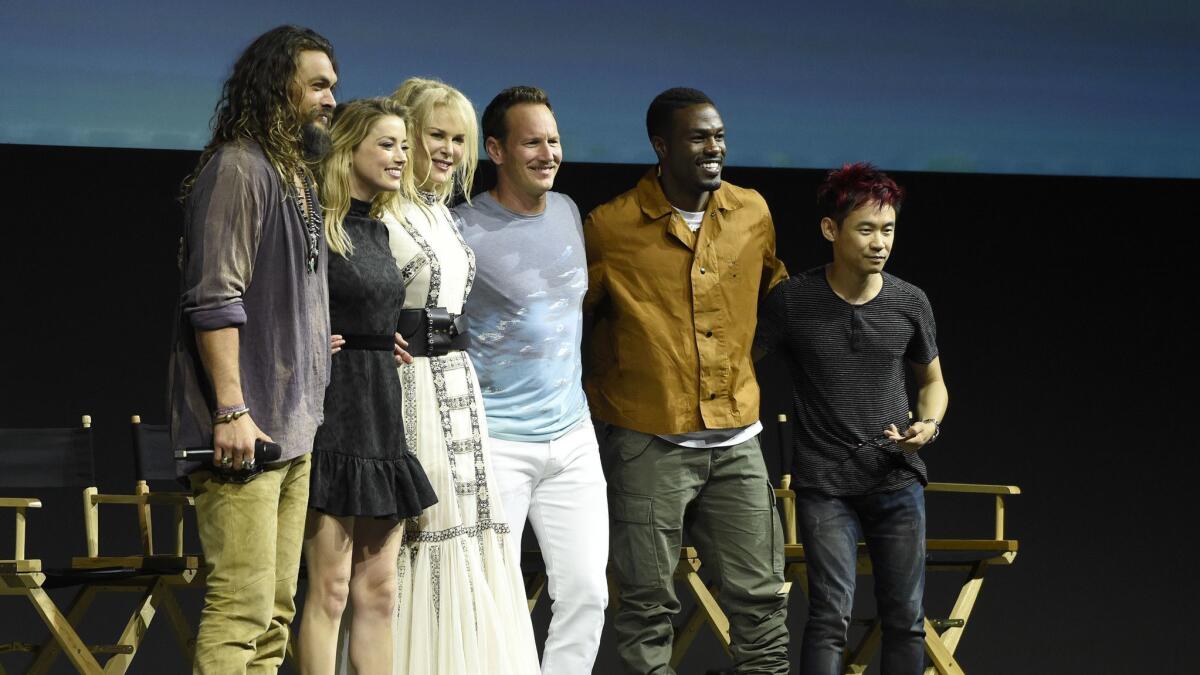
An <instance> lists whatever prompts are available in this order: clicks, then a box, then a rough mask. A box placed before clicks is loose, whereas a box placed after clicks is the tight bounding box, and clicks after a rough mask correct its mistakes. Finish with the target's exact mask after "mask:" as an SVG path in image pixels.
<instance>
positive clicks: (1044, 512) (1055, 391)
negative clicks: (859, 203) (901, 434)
mask: <svg viewBox="0 0 1200 675" xmlns="http://www.w3.org/2000/svg"><path fill="white" fill-rule="evenodd" d="M195 158H196V154H195V153H194V152H191V151H164V150H114V149H103V148H62V147H39V146H21V145H0V164H2V165H3V166H5V167H7V169H8V172H7V173H8V175H9V179H8V180H7V181H6V185H5V188H4V190H3V194H4V199H3V203H4V205H5V224H6V227H5V235H4V239H3V241H4V249H3V250H4V254H3V264H2V265H0V289H3V290H2V291H0V293H2V296H3V316H4V320H3V330H2V331H0V335H2V338H0V340H2V344H0V353H2V354H3V355H2V356H0V384H2V386H0V396H2V402H0V426H6V427H12V426H37V425H54V426H68V425H72V424H74V423H75V422H76V420H77V419H78V415H79V414H81V413H90V414H92V415H93V416H94V418H95V427H96V436H97V440H98V443H99V453H100V457H99V461H98V464H97V467H98V472H99V481H100V484H101V485H102V486H104V487H108V488H110V489H114V490H115V489H127V488H128V487H129V486H130V485H131V483H132V473H131V472H132V466H131V461H130V459H129V457H128V454H127V443H128V441H127V438H128V436H127V427H126V425H127V420H128V416H129V415H130V414H131V413H134V412H138V413H141V414H142V415H143V417H144V418H146V419H147V421H161V420H163V419H164V388H165V387H164V381H165V373H166V358H167V351H168V349H167V347H168V340H169V336H170V327H171V321H172V306H173V302H174V298H175V294H176V272H175V250H176V241H177V237H178V235H179V227H180V220H181V218H180V209H179V207H178V205H177V204H176V203H175V202H174V194H175V191H176V187H177V185H178V182H179V180H180V179H181V178H182V177H183V176H184V175H185V174H186V173H187V172H188V171H189V170H190V169H191V168H192V164H193V162H194V161H195ZM643 170H644V168H643V167H639V166H634V165H616V164H570V163H568V164H566V165H565V166H564V167H563V169H562V172H561V174H560V178H559V181H558V187H559V188H560V189H561V191H563V192H565V193H567V194H569V195H571V196H573V197H574V198H575V200H576V201H577V202H578V203H579V206H580V208H581V210H582V211H583V212H584V213H586V212H587V211H588V210H589V209H590V208H592V207H593V206H595V205H597V204H598V203H600V202H602V201H603V200H606V199H608V198H610V197H612V196H613V195H615V194H617V193H618V192H621V191H623V190H625V189H627V188H628V187H630V186H632V184H633V183H634V182H635V181H636V180H637V179H638V177H639V176H640V175H641V173H642V171H643ZM482 173H484V174H490V168H489V167H484V169H483V171H482ZM726 177H727V178H728V180H730V181H732V182H734V183H737V184H739V185H744V186H749V187H753V188H756V189H758V190H759V191H761V192H762V193H763V195H764V196H765V197H766V198H767V200H768V202H769V203H770V205H771V208H772V211H773V213H774V215H775V222H776V228H777V231H778V238H779V253H780V256H781V257H782V258H783V260H784V261H785V262H786V263H787V264H788V266H789V268H791V269H792V270H794V271H800V270H803V269H806V268H808V267H811V266H814V265H817V264H820V263H822V262H823V261H825V260H826V258H827V255H828V250H827V245H826V244H825V243H824V242H823V240H822V239H821V238H820V236H819V234H818V231H817V219H816V216H815V213H814V209H813V194H814V190H815V187H816V185H817V183H818V182H819V180H820V178H821V173H820V172H817V171H809V170H796V169H750V168H730V169H728V171H727V176H726ZM896 177H897V178H898V179H899V180H900V182H901V183H903V184H904V185H905V186H906V187H907V188H908V189H909V192H910V195H911V198H910V200H909V202H908V203H907V204H906V205H905V208H904V211H903V213H902V214H901V217H900V225H899V229H898V233H897V246H896V249H895V253H894V256H893V260H892V262H891V263H889V265H890V266H889V269H890V271H892V272H894V273H895V274H897V275H898V276H900V277H902V278H904V279H907V280H909V281H911V282H914V283H916V284H918V285H920V286H921V287H922V288H924V289H925V290H926V291H927V292H928V294H929V297H930V298H931V300H932V302H933V306H934V309H935V312H936V315H937V319H938V327H939V333H938V338H939V345H940V347H941V354H942V361H943V363H944V368H945V373H946V378H947V381H948V383H949V387H950V392H951V406H950V411H949V415H948V417H947V420H946V424H945V427H944V433H943V437H942V440H941V441H940V442H939V443H938V444H937V445H936V446H933V447H932V448H930V449H929V450H928V451H927V452H926V456H927V459H928V461H929V464H930V474H931V476H932V477H933V478H934V479H935V480H943V481H972V482H989V483H1012V484H1016V485H1019V486H1021V488H1022V490H1023V491H1024V494H1023V495H1021V496H1019V497H1016V498H1013V499H1012V500H1011V507H1010V514H1009V517H1010V525H1009V528H1010V533H1011V535H1012V536H1015V537H1017V538H1019V539H1020V540H1021V553H1020V555H1019V556H1018V558H1017V562H1016V564H1015V565H1014V566H1012V567H1011V568H997V569H994V570H993V571H992V572H991V573H990V574H989V575H988V579H987V582H986V583H985V585H984V589H983V593H982V597H981V598H980V602H979V605H978V607H977V609H976V613H975V615H974V616H973V617H972V621H971V624H970V629H969V630H968V631H967V632H966V634H965V637H964V640H963V642H962V644H961V646H960V649H959V657H960V658H961V662H962V664H963V666H964V667H965V669H966V670H967V672H969V673H972V674H973V675H979V674H984V675H987V674H994V675H1007V674H1010V673H1089V674H1103V673H1114V674H1116V673H1120V674H1128V673H1139V672H1149V671H1150V670H1161V671H1175V670H1180V671H1182V670H1185V669H1186V667H1185V660H1184V659H1185V657H1186V655H1187V654H1188V653H1190V652H1191V649H1189V648H1188V647H1187V646H1186V645H1187V644H1188V642H1187V640H1188V639H1189V637H1190V632H1191V631H1190V626H1191V623H1193V621H1192V620H1191V617H1192V613H1193V612H1192V607H1191V606H1190V604H1189V603H1190V601H1192V600H1194V599H1195V598H1196V585H1195V582H1194V581H1192V578H1191V574H1190V567H1191V565H1190V564H1189V562H1188V561H1187V559H1186V558H1185V557H1184V555H1183V554H1181V553H1180V550H1179V547H1178V543H1177V542H1178V541H1179V540H1180V539H1182V537H1183V536H1186V535H1185V534H1184V533H1183V532H1180V530H1186V528H1188V527H1190V522H1189V521H1187V520H1184V519H1183V518H1182V517H1181V516H1182V515H1183V514H1186V513H1189V512H1191V510H1190V509H1185V504H1187V503H1188V502H1189V501H1190V497H1189V494H1188V493H1189V491H1190V488H1191V484H1192V483H1193V477H1192V474H1191V472H1190V470H1188V469H1186V466H1187V465H1189V464H1190V462H1189V461H1187V459H1186V458H1187V457H1188V455H1189V454H1190V453H1191V452H1192V451H1193V450H1194V448H1195V445H1196V443H1195V441H1194V440H1193V437H1194V435H1193V434H1190V433H1188V431H1187V428H1186V427H1185V421H1187V420H1188V419H1189V418H1188V415H1189V413H1191V410H1190V408H1191V406H1190V405H1189V404H1190V400H1189V399H1188V395H1187V394H1186V392H1187V391H1189V386H1188V385H1190V383H1191V378H1190V370H1191V368H1189V366H1190V365H1191V364H1190V361H1191V357H1192V352H1193V351H1194V346H1193V345H1194V343H1195V339H1194V336H1193V334H1192V332H1191V329H1189V328H1187V325H1188V319H1187V317H1188V315H1189V314H1190V313H1191V310H1192V309H1193V308H1194V307H1195V302H1194V301H1193V300H1192V298H1191V287H1190V285H1189V284H1188V282H1189V281H1190V279H1191V276H1192V272H1191V269H1192V263H1193V262H1194V260H1195V254H1196V251H1197V248H1196V247H1197V237H1196V235H1195V232H1194V226H1193V225H1192V222H1191V221H1192V220H1194V218H1192V217H1190V216H1188V215H1187V214H1188V213H1190V204H1191V203H1192V202H1191V199H1192V198H1193V197H1194V196H1195V195H1196V194H1197V192H1198V190H1200V181H1195V180H1142V179H1110V178H1074V177H1032V176H1020V175H1006V176H1000V175H980V174H946V173H898V174H897V175H896ZM490 182H491V178H490V175H484V176H482V177H481V179H480V183H481V184H483V185H488V184H490ZM478 253H479V255H487V254H488V252H487V251H479V252H478ZM778 366H779V364H778V363H776V362H770V361H769V362H767V363H765V364H763V365H762V366H761V367H760V369H759V373H760V381H761V382H762V383H763V386H764V389H765V396H764V402H763V410H762V413H763V418H764V420H768V422H767V429H768V433H767V434H765V436H764V439H765V443H764V446H765V449H764V451H765V452H766V454H767V457H768V461H769V462H771V464H772V466H777V464H778V462H777V458H776V453H777V447H776V443H775V440H774V439H775V436H774V433H773V431H774V429H773V427H772V424H773V423H772V422H770V421H769V420H771V419H773V418H774V416H775V414H776V413H778V412H783V411H785V410H786V408H785V406H786V400H787V396H786V381H785V378H784V377H783V375H782V374H781V373H780V372H779V371H780V369H779V367H778ZM9 494H11V491H10V492H9ZM43 497H44V502H45V504H46V507H45V508H44V509H42V510H41V511H35V512H32V514H31V516H30V520H31V525H30V528H31V535H30V544H29V552H30V554H31V555H34V556H38V557H42V558H44V559H45V560H46V562H47V564H49V565H61V564H64V563H65V562H66V560H67V559H68V557H69V556H70V555H72V554H75V553H78V552H82V551H83V550H84V538H83V532H82V524H81V522H80V514H79V510H80V507H79V495H78V493H75V492H70V493H50V494H46V495H43ZM114 508H116V507H114ZM989 509H990V503H988V502H987V500H986V499H982V500H980V501H975V500H971V499H961V498H960V499H948V498H945V497H941V496H939V497H938V498H936V499H934V498H931V500H930V509H929V514H930V515H929V517H930V531H931V534H933V535H938V534H954V535H966V534H969V533H971V532H975V533H978V534H980V535H983V536H986V534H987V533H988V532H989V529H988V528H989V527H990V511H989ZM104 521H105V522H106V524H107V525H108V526H117V525H121V524H124V525H127V526H128V525H132V523H133V517H132V514H130V513H122V512H120V511H119V510H117V511H112V512H109V514H106V515H105V516H104ZM11 536H12V522H11V520H9V519H4V520H0V545H2V546H4V547H6V549H0V555H3V554H6V553H7V550H10V549H7V547H8V546H9V545H10V544H8V543H6V542H10V541H11ZM135 536H136V530H135V529H133V528H130V529H128V530H127V531H126V535H125V536H124V537H117V538H115V539H114V547H113V548H114V550H116V549H119V548H120V547H121V546H122V545H124V546H126V547H129V546H133V545H134V544H135ZM864 587H865V590H869V584H866V583H865V582H864ZM951 590H952V589H951V586H950V585H949V584H948V583H947V581H946V580H940V579H932V578H931V583H930V591H929V594H928V598H927V607H928V610H929V613H930V615H931V616H944V615H945V613H946V611H947V610H948V609H949V606H950V603H951V602H952V596H951V595H950V593H951ZM860 596H863V597H862V598H861V600H862V604H863V606H864V610H866V609H869V606H870V600H869V596H868V594H866V593H860ZM198 600H199V599H198V597H196V596H192V597H189V598H187V599H186V606H187V608H188V609H189V610H190V611H191V616H192V618H193V619H195V617H196V611H197V609H198ZM128 601H129V598H124V599H121V598H118V599H117V600H116V601H112V602H109V603H107V604H98V605H97V607H96V608H95V609H94V610H93V612H94V614H95V616H94V617H93V621H92V622H90V623H89V624H88V625H87V626H85V632H89V631H90V633H91V635H92V636H93V637H96V638H99V637H100V635H101V634H104V633H106V632H107V633H112V632H113V631H114V630H115V628H114V625H113V622H114V620H115V618H116V617H117V616H118V609H119V607H118V606H119V605H120V604H121V602H128ZM6 603H8V604H6V606H5V607H4V608H3V609H2V610H0V643H6V642H11V641H14V640H19V641H26V642H31V641H37V640H40V639H41V637H42V636H43V635H44V631H43V630H42V629H41V628H40V626H39V623H38V621H37V619H36V617H35V615H34V614H33V612H32V610H31V609H29V608H28V607H21V606H19V605H18V604H17V603H16V601H15V600H14V599H12V598H9V599H7V600H6ZM804 610H805V606H804V601H803V599H802V598H801V596H800V594H799V593H796V594H794V596H793V599H792V603H791V621H790V623H791V626H792V629H793V645H794V646H795V645H796V644H798V637H799V631H800V630H801V627H802V625H803V614H804ZM535 618H536V620H537V626H538V630H539V631H540V632H541V634H543V635H544V631H545V626H546V621H547V612H546V608H545V606H544V605H543V606H542V607H541V608H539V611H538V613H537V614H536V617H535ZM164 623H165V619H162V618H160V621H159V622H156V623H155V624H154V625H153V626H152V628H151V631H150V633H149V635H148V638H147V646H146V647H145V648H144V649H145V651H144V653H142V654H141V655H140V656H139V657H138V659H137V660H135V662H134V668H133V671H134V672H138V673H163V672H184V671H185V667H184V665H183V664H182V662H181V661H180V659H179V657H178V655H177V654H175V653H174V647H173V645H172V638H171V637H170V635H169V629H168V627H167V626H166V625H161V624H164ZM3 658H4V662H5V664H6V667H8V668H13V669H16V668H17V667H19V664H20V657H16V656H11V655H8V656H4V657H3ZM722 659H723V657H722V656H721V653H720V650H719V649H718V648H717V647H716V646H715V643H714V641H713V638H712V637H711V635H710V634H709V633H708V632H707V631H706V632H703V633H701V634H700V636H699V637H698V640H697V644H696V646H695V647H694V648H693V653H692V656H691V657H690V658H689V659H688V661H687V662H686V663H685V664H684V668H683V670H682V672H685V673H696V672H703V670H704V668H706V667H710V666H711V665H713V664H720V663H722V662H723V660H722ZM1190 662H1191V659H1188V661H1187V662H1186V663H1190ZM60 667H65V666H62V664H61V663H60ZM596 672H597V673H612V672H616V669H615V666H614V665H613V649H612V637H611V634H610V633H609V632H608V631H606V633H605V642H604V645H603V648H602V654H601V659H600V663H599V665H598V667H597V669H596Z"/></svg>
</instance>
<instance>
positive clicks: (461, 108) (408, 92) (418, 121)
mask: <svg viewBox="0 0 1200 675" xmlns="http://www.w3.org/2000/svg"><path fill="white" fill-rule="evenodd" d="M391 98H392V99H393V100H395V101H396V102H398V103H400V104H401V105H404V106H407V107H408V109H409V110H410V111H412V116H411V119H412V124H411V126H410V127H409V134H410V136H409V137H410V139H412V142H413V143H422V144H424V142H425V130H426V128H428V126H429V124H430V120H431V119H432V118H433V113H434V111H435V110H436V109H437V108H439V107H443V108H448V109H449V110H450V111H451V112H453V113H454V114H456V115H457V116H458V117H459V118H460V119H459V121H460V122H462V125H463V128H464V129H466V138H465V139H463V140H464V143H463V146H464V147H463V156H462V161H460V162H459V163H458V166H456V167H455V168H454V173H453V177H452V179H451V180H449V181H447V182H446V183H444V184H442V185H438V186H435V188H434V190H433V191H434V194H436V195H437V197H438V199H439V200H441V202H442V203H443V204H446V203H449V201H450V200H451V199H452V198H453V197H454V195H455V194H462V195H463V197H464V198H465V199H466V200H467V201H468V202H470V201H471V187H472V186H473V185H474V184H475V167H476V166H477V165H478V164H479V123H478V122H476V120H475V107H474V106H472V105H471V101H470V100H468V99H467V97H466V96H464V95H463V93H462V92H461V91H459V90H457V89H455V88H454V87H451V86H450V85H448V84H446V83H445V82H442V81H441V80H435V79H432V78H424V77H410V78H408V79H407V80H405V81H404V82H402V83H401V84H400V86H399V87H398V88H397V89H396V91H394V92H392V96H391ZM425 154H426V155H428V154H429V153H428V152H426V153H425ZM414 171H415V168H414ZM425 171H426V172H428V171H429V167H428V166H427V167H425ZM426 176H428V173H426ZM422 182H424V177H422V176H415V177H414V189H413V191H412V192H410V193H406V194H405V195H404V196H405V197H406V198H408V199H409V200H410V201H413V202H415V203H417V204H423V201H422V200H421V199H420V197H419V195H417V194H416V189H415V184H419V183H422Z"/></svg>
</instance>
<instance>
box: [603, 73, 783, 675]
mask: <svg viewBox="0 0 1200 675" xmlns="http://www.w3.org/2000/svg"><path fill="white" fill-rule="evenodd" d="M646 130H647V132H648V133H649V136H650V144H651V145H652V146H653V147H654V152H655V154H656V155H657V156H658V166H657V167H656V168H654V169H651V170H650V171H648V172H647V173H646V175H645V176H643V177H642V179H641V181H639V182H638V184H637V186H636V187H635V188H634V189H632V190H630V191H628V192H626V193H624V194H622V195H620V196H618V197H617V198H615V199H613V200H612V201H610V202H608V203H606V204H603V205H601V206H599V207H597V208H596V209H595V210H594V211H592V213H591V215H589V216H588V219H587V222H586V223H585V224H584V236H585V238H586V245H587V260H588V279H589V281H588V292H587V295H586V296H585V299H584V311H585V312H587V313H589V314H590V316H591V318H592V320H593V331H592V334H591V336H590V339H589V343H590V354H589V372H588V374H587V376H586V377H585V389H586V391H587V395H588V401H589V404H590V406H591V409H592V413H593V415H594V416H595V417H597V418H598V419H600V420H602V421H603V422H606V423H607V426H606V427H605V429H604V430H603V431H602V432H601V436H602V441H603V443H604V444H605V447H606V449H607V450H608V452H609V454H610V455H612V458H613V461H614V465H613V468H612V470H611V472H610V475H609V490H610V494H609V509H610V512H611V515H612V520H613V523H612V533H611V542H610V548H611V552H612V561H613V567H614V569H615V572H616V577H617V582H618V584H619V586H620V594H619V597H620V607H619V609H618V610H617V615H616V618H615V621H614V627H615V630H616V634H617V644H618V646H617V649H618V651H619V653H620V657H621V660H622V663H623V665H624V667H625V669H626V670H627V671H628V672H630V673H639V674H644V673H655V674H663V673H673V672H674V671H673V670H672V669H671V667H670V665H669V661H670V658H671V640H672V636H673V631H672V623H671V618H672V616H674V615H675V614H677V613H678V612H679V601H678V599H677V597H676V594H675V589H674V585H673V581H672V574H673V572H674V570H675V565H676V562H677V561H678V559H679V550H680V546H681V545H682V543H683V537H682V535H683V529H684V526H685V524H686V525H687V527H688V531H689V535H691V537H692V539H693V540H694V543H695V545H696V547H697V548H698V549H699V552H700V557H701V559H702V560H703V561H704V564H705V565H708V566H710V567H713V568H715V569H716V571H717V574H718V575H719V577H720V582H721V596H720V597H721V603H722V604H723V605H724V606H725V609H726V612H727V614H728V616H729V621H730V638H731V640H732V644H731V651H732V653H733V660H734V665H735V667H736V668H737V670H738V672H755V673H787V672H788V658H787V646H788V633H787V625H786V618H787V596H786V595H785V594H784V592H783V588H784V586H783V534H782V531H781V528H780V526H779V519H778V517H777V516H776V512H775V497H774V492H773V491H772V487H771V484H770V481H769V480H768V478H767V470H766V466H765V465H764V464H763V459H762V450H761V448H760V447H759V443H758V433H759V432H760V431H761V430H762V425H761V424H760V423H759V420H758V404H759V391H758V382H757V380H756V379H755V376H754V368H753V366H752V364H751V360H750V346H751V342H752V341H753V338H754V329H755V323H756V309H755V308H756V307H757V305H758V303H759V301H760V300H761V299H762V298H763V297H764V296H765V295H766V293H767V291H768V290H770V288H771V287H772V286H774V285H775V284H777V283H779V282H780V281H782V280H783V279H784V278H786V277H787V271H786V270H785V269H784V266H783V263H781V262H780V261H779V259H777V258H776V257H775V228H774V225H773V223H772V222H771V214H770V211H769V210H768V209H767V204H766V202H765V201H764V200H763V198H762V197H761V196H760V195H759V194H758V193H757V192H755V191H754V190H748V189H744V188H739V187H736V186H733V185H730V184H728V183H722V182H721V169H722V166H723V164H724V161H725V127H724V125H723V123H722V121H721V116H720V115H719V114H718V112H717V109H716V106H715V105H714V104H713V102H712V101H711V100H710V99H709V98H708V97H707V96H706V95H704V93H703V92H700V91H697V90H695V89H683V88H676V89H668V90H667V91H664V92H663V93H661V94H659V95H658V96H657V97H656V98H655V99H654V101H653V102H652V103H651V104H650V109H649V110H648V111H647V113H646ZM685 512H686V514H687V518H686V522H685V517H684V516H685Z"/></svg>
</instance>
